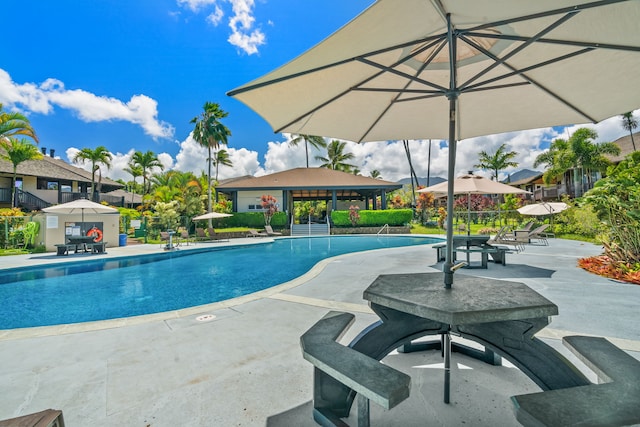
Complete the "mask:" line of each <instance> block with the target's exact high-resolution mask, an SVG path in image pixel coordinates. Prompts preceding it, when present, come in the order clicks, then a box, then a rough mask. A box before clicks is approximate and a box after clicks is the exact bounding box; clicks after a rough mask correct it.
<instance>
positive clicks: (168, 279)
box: [0, 236, 441, 329]
mask: <svg viewBox="0 0 640 427" xmlns="http://www.w3.org/2000/svg"><path fill="white" fill-rule="evenodd" d="M438 241H441V239H432V238H426V237H410V236H331V237H311V238H295V239H278V240H275V241H274V242H272V243H264V244H258V245H251V246H240V247H227V248H217V249H216V248H214V249H206V250H198V249H196V250H190V251H177V252H169V253H167V252H162V253H158V254H153V255H141V256H137V257H127V258H118V259H114V258H111V259H102V260H96V261H89V262H75V263H65V264H63V265H60V264H58V265H55V266H42V267H32V268H19V269H11V270H5V271H3V272H2V275H1V276H0V301H2V310H0V329H14V328H26V327H34V326H47V325H58V324H66V323H78V322H88V321H94V320H106V319H114V318H120V317H129V316H137V315H142V314H151V313H159V312H163V311H170V310H177V309H181V308H186V307H193V306H197V305H202V304H208V303H212V302H216V301H223V300H226V299H230V298H234V297H238V296H241V295H246V294H250V293H253V292H257V291H260V290H263V289H267V288H270V287H272V286H275V285H278V284H280V283H284V282H287V281H289V280H292V279H294V278H296V277H298V276H301V275H302V274H304V273H306V272H307V271H309V270H310V269H311V267H313V266H314V265H315V264H316V263H317V262H318V261H320V260H322V259H325V258H328V257H332V256H336V255H341V254H345V253H351V252H358V251H363V250H370V249H381V248H391V247H400V246H412V245H422V244H432V243H435V242H438Z"/></svg>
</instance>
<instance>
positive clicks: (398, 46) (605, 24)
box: [229, 0, 640, 287]
mask: <svg viewBox="0 0 640 427" xmlns="http://www.w3.org/2000/svg"><path fill="white" fill-rule="evenodd" d="M639 18H640V2H639V1H635V0H604V1H597V2H588V1H578V0H540V1H535V2H532V1H527V0H512V1H508V2H507V1H495V0H477V1H473V2H461V1H457V0H438V1H425V0H403V1H396V0H378V1H376V2H375V3H374V4H373V5H371V6H370V7H369V8H368V9H366V10H365V11H364V12H362V13H361V14H360V15H359V16H357V17H356V18H355V19H354V20H352V21H351V22H349V23H348V24H347V25H345V26H344V27H343V28H341V29H340V30H338V31H337V32H335V33H334V34H332V35H330V36H329V37H328V38H327V39H326V40H324V41H323V42H321V43H319V44H318V45H316V46H315V47H313V48H312V49H310V50H309V51H307V52H306V53H303V54H302V55H300V56H299V57H298V58H296V59H294V60H292V61H291V62H289V63H287V64H285V65H283V66H282V67H280V68H278V69H276V70H274V71H272V72H270V73H268V74H266V75H264V76H262V77H260V78H258V79H256V80H254V81H252V82H250V83H247V84H245V85H243V86H241V87H239V88H237V89H234V90H232V91H231V92H229V95H231V96H233V97H235V98H237V99H238V100H240V101H242V102H244V103H245V104H246V105H248V106H249V107H251V108H252V109H254V110H255V111H256V112H257V113H258V114H260V115H261V116H262V117H263V118H264V119H265V120H266V121H267V122H268V123H269V124H270V125H271V127H272V128H273V130H274V131H275V132H291V133H296V134H307V135H322V136H326V137H331V138H341V139H345V140H351V141H356V142H365V141H384V140H400V139H426V138H441V139H447V140H448V143H449V165H448V182H449V186H450V187H449V191H448V195H450V196H452V195H453V180H454V176H455V174H454V173H455V158H456V144H457V141H458V140H462V139H465V138H470V137H474V136H480V135H488V134H494V133H500V132H507V131H514V130H522V129H531V128H539V127H545V126H555V125H565V124H575V123H585V122H598V121H600V120H603V119H606V118H609V117H612V116H614V115H618V114H621V113H623V112H626V111H632V110H634V109H635V108H637V107H638V106H639V104H640V73H637V69H638V67H639V66H640V32H639V31H637V22H638V20H639ZM452 199H453V197H449V198H448V201H447V210H448V211H449V212H451V211H452V210H453V200H452ZM447 221H448V222H447V224H448V228H447V242H448V243H451V242H452V241H453V230H452V228H453V227H452V225H453V224H452V222H451V221H452V215H449V216H448V220H447ZM452 267H453V264H452V250H451V244H449V245H448V249H447V255H446V261H445V265H444V273H445V274H444V282H445V286H447V287H450V286H451V284H452V283H453V270H452Z"/></svg>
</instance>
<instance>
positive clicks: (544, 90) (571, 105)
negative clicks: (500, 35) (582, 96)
mask: <svg viewBox="0 0 640 427" xmlns="http://www.w3.org/2000/svg"><path fill="white" fill-rule="evenodd" d="M484 54H485V55H487V56H488V57H489V58H491V59H493V60H494V61H497V60H498V58H497V57H496V56H495V55H494V54H492V53H491V52H489V51H486V50H485V51H484ZM503 65H504V66H505V67H507V68H508V69H510V70H511V71H513V72H515V73H517V74H518V75H520V76H522V78H524V79H526V80H527V81H528V82H529V83H530V84H532V85H534V86H536V87H537V88H538V89H540V90H542V91H543V92H545V93H547V94H548V95H549V96H551V97H553V98H555V99H556V100H558V101H560V102H561V103H563V104H564V105H566V106H567V107H569V108H570V109H572V110H573V111H575V112H576V113H578V114H580V115H581V116H583V117H584V118H586V119H588V120H590V121H591V122H592V123H595V122H596V120H595V119H594V118H593V117H591V116H589V115H588V114H587V113H585V112H584V111H582V110H581V109H579V108H578V107H576V106H575V105H573V104H572V103H570V102H569V101H567V100H566V99H564V98H563V97H561V96H560V95H558V94H557V93H555V92H553V91H552V90H550V89H548V88H547V87H545V86H543V85H542V84H540V83H538V82H537V81H535V80H534V79H532V78H531V77H529V76H527V75H526V74H524V73H523V72H521V71H520V70H518V69H517V68H515V67H513V66H511V65H509V64H508V63H506V62H505V63H503Z"/></svg>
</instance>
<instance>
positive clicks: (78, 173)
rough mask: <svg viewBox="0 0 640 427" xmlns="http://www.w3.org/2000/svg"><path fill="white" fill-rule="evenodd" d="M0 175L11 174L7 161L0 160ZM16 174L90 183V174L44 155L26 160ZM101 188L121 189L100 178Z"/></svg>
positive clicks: (120, 185)
mask: <svg viewBox="0 0 640 427" xmlns="http://www.w3.org/2000/svg"><path fill="white" fill-rule="evenodd" d="M0 173H9V174H13V165H12V164H11V162H9V161H7V160H2V159H0ZM17 174H18V175H20V176H35V177H40V178H49V179H56V180H64V181H78V182H86V183H90V182H91V172H88V171H86V170H84V169H82V168H79V167H77V166H74V165H70V164H69V163H67V162H65V161H64V160H62V159H59V158H54V157H50V156H48V155H46V154H45V155H44V156H43V157H42V159H40V160H27V161H25V162H22V163H20V164H19V165H18V168H17ZM102 186H103V187H104V186H107V187H111V188H113V187H115V188H122V187H124V186H123V185H122V184H120V183H119V182H116V181H113V180H111V179H109V178H106V177H102Z"/></svg>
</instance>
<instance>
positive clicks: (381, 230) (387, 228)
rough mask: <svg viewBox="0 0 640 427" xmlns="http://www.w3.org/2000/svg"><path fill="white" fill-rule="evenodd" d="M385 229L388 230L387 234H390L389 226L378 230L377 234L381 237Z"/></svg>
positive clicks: (386, 225)
mask: <svg viewBox="0 0 640 427" xmlns="http://www.w3.org/2000/svg"><path fill="white" fill-rule="evenodd" d="M385 229H386V230H387V234H389V224H385V225H383V226H382V228H381V229H380V230H378V232H377V233H376V234H377V235H378V236H379V235H380V233H382V232H383V231H384V230H385Z"/></svg>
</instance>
